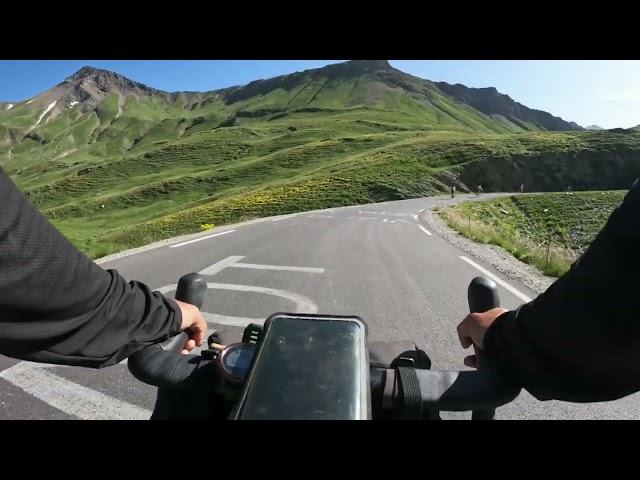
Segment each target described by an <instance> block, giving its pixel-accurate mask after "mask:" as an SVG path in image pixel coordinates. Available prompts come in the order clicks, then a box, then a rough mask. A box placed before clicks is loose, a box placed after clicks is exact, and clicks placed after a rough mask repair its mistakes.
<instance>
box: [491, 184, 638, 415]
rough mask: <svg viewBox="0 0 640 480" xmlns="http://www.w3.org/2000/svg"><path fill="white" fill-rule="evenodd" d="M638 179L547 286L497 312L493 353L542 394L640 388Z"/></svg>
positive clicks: (596, 395) (576, 396)
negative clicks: (594, 234)
mask: <svg viewBox="0 0 640 480" xmlns="http://www.w3.org/2000/svg"><path fill="white" fill-rule="evenodd" d="M638 248H640V187H639V186H638V181H637V180H636V182H634V184H633V186H632V188H631V189H630V191H629V192H628V193H627V195H626V196H625V199H624V201H623V202H622V204H621V205H620V206H619V207H618V208H617V209H616V210H614V212H613V213H612V214H611V216H610V217H609V219H608V221H607V223H606V225H605V227H604V228H603V229H602V231H601V232H600V233H599V234H598V236H597V237H596V238H595V240H594V241H593V242H592V244H591V245H590V246H589V248H588V249H587V251H586V252H585V253H584V254H583V255H582V257H581V258H580V259H579V260H578V261H577V262H576V263H574V264H573V265H572V268H571V269H570V270H569V272H567V273H566V274H565V275H564V276H562V277H561V278H560V279H558V280H557V281H556V282H555V283H554V284H553V285H551V286H550V287H549V288H548V289H547V291H546V292H544V293H543V294H542V295H540V296H538V297H537V298H536V299H534V300H533V301H531V302H529V303H527V304H524V305H522V306H520V307H519V308H518V309H516V310H514V311H510V312H506V313H504V314H502V315H501V316H500V317H498V318H497V319H496V320H495V322H494V323H493V324H492V325H491V327H490V328H489V330H488V331H487V334H486V337H485V350H486V354H487V358H488V361H489V362H490V363H491V364H492V365H493V366H494V367H495V368H496V369H497V370H499V371H501V372H502V373H503V374H504V375H505V376H507V377H509V378H511V380H512V381H514V382H516V383H518V384H519V385H521V386H522V387H524V388H525V389H526V390H527V391H529V392H530V393H531V394H532V395H533V396H535V397H536V398H537V399H539V400H551V399H557V400H564V401H570V402H598V401H608V400H615V399H618V398H621V397H624V396H626V395H629V394H631V393H634V392H637V391H639V390H640V296H636V295H639V294H640V289H639V288H638V281H637V279H638V275H640V261H639V258H640V257H639V255H638V254H639V252H638Z"/></svg>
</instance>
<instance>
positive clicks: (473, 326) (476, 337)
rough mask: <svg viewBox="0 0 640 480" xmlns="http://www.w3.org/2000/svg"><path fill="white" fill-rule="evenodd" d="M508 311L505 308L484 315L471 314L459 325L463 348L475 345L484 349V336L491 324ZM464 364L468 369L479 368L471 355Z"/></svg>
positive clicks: (494, 309)
mask: <svg viewBox="0 0 640 480" xmlns="http://www.w3.org/2000/svg"><path fill="white" fill-rule="evenodd" d="M504 312H508V310H506V309H504V308H492V309H491V310H487V311H486V312H482V313H470V314H469V315H467V317H466V318H465V319H464V320H462V322H460V324H459V325H458V338H459V339H460V345H462V348H469V347H470V346H471V345H473V344H475V345H477V346H478V347H479V348H484V335H485V334H486V333H487V330H488V329H489V327H490V326H491V324H492V323H493V322H494V321H495V319H496V318H498V317H499V316H500V315H502V314H503V313H504ZM464 364H465V365H466V366H467V367H472V368H478V360H477V358H476V356H475V355H469V356H468V357H465V358H464Z"/></svg>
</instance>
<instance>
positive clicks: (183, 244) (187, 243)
mask: <svg viewBox="0 0 640 480" xmlns="http://www.w3.org/2000/svg"><path fill="white" fill-rule="evenodd" d="M231 232H235V230H227V231H226V232H220V233H214V234H213V235H207V236H206V237H200V238H196V239H195V240H189V241H187V242H182V243H177V244H175V245H171V246H170V248H177V247H183V246H185V245H189V244H190V243H195V242H200V241H202V240H207V239H209V238H213V237H219V236H220V235H226V234H227V233H231Z"/></svg>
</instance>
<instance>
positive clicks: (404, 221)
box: [396, 220, 411, 223]
mask: <svg viewBox="0 0 640 480" xmlns="http://www.w3.org/2000/svg"><path fill="white" fill-rule="evenodd" d="M396 222H398V223H400V222H402V223H411V222H409V221H408V220H396Z"/></svg>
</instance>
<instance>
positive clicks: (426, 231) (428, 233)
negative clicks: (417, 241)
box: [418, 225, 431, 236]
mask: <svg viewBox="0 0 640 480" xmlns="http://www.w3.org/2000/svg"><path fill="white" fill-rule="evenodd" d="M418 227H420V230H422V231H423V232H424V233H426V234H427V235H429V236H431V232H430V231H429V230H427V229H426V228H424V227H423V226H422V225H418Z"/></svg>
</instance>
